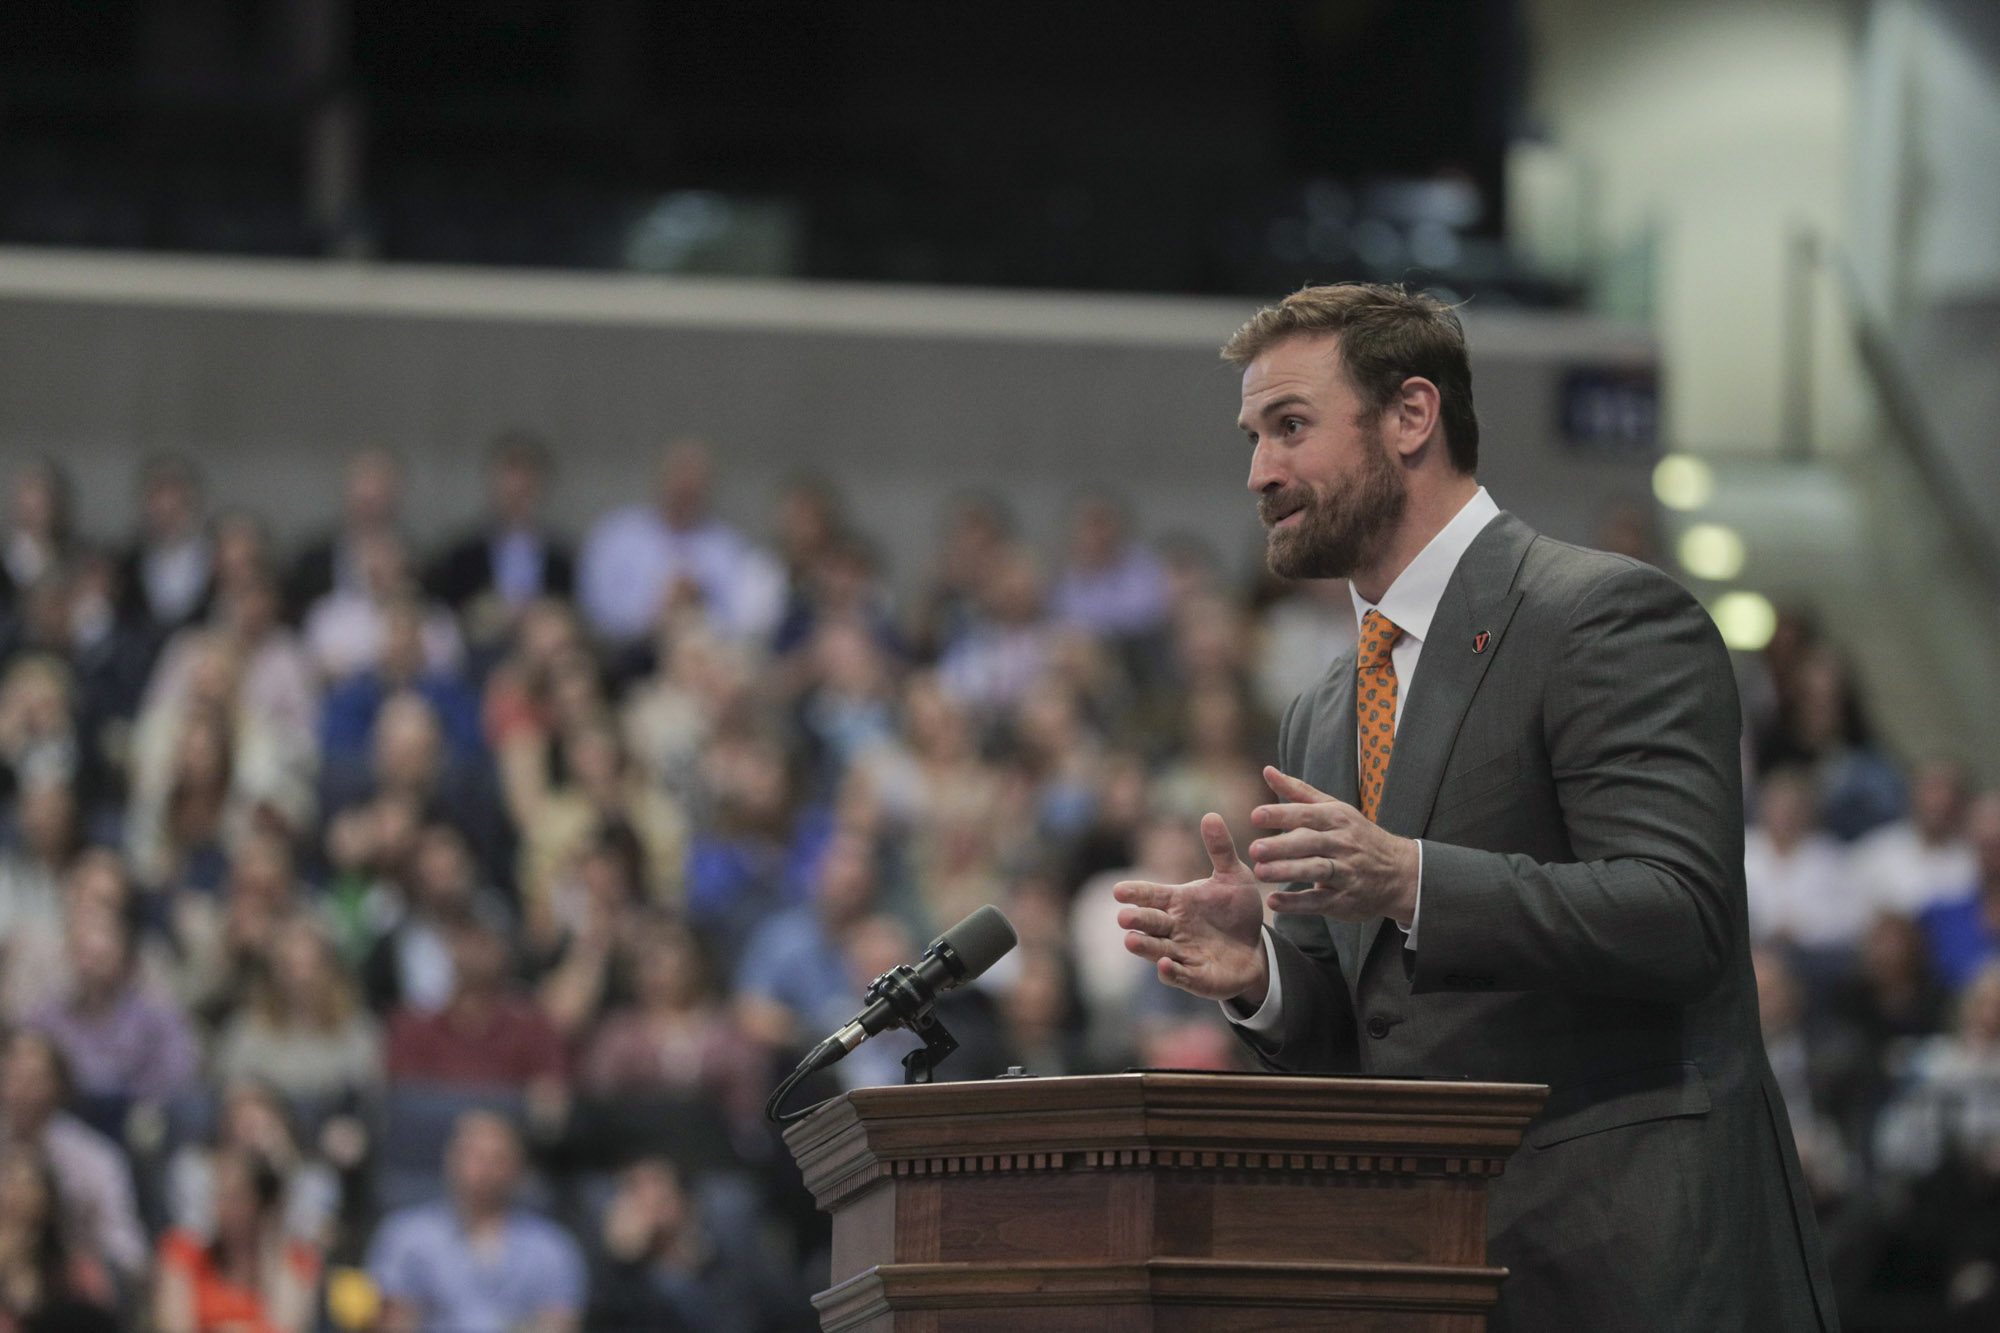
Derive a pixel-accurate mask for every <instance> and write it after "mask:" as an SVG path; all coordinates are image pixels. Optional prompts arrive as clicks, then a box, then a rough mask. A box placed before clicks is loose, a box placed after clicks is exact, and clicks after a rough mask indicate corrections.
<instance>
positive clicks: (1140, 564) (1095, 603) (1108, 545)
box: [1050, 495, 1168, 639]
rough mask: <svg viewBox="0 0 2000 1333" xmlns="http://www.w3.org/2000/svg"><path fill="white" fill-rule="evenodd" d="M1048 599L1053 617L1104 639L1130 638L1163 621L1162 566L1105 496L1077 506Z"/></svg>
mask: <svg viewBox="0 0 2000 1333" xmlns="http://www.w3.org/2000/svg"><path fill="white" fill-rule="evenodd" d="M1050 603H1051V605H1052V607H1053V609H1054V612H1055V616H1056V619H1058V620H1061V621H1064V622H1066V623H1068V624H1071V625H1075V626H1077V627H1078V628H1080V629H1084V630H1087V631H1089V632H1090V633H1092V634H1095V635H1098V636H1099V637H1101V638H1106V639H1136V638H1138V637H1140V636H1142V635H1146V634H1150V633H1152V632H1153V631H1155V630H1158V629H1159V628H1160V627H1161V626H1163V625H1164V624H1165V623H1166V620H1167V610H1168V602H1167V573H1166V568H1165V566H1164V565H1163V564H1162V563H1161V561H1160V558H1159V556H1157V555H1155V554H1153V552H1152V550H1151V549H1149V548H1148V547H1147V546H1146V544H1145V543H1143V542H1140V541H1137V540H1134V538H1133V537H1132V533H1131V521H1130V518H1129V516H1128V515H1127V514H1126V513H1125V511H1124V508H1123V507H1122V506H1121V505H1119V504H1118V502H1117V501H1115V500H1113V499H1111V498H1110V497H1109V496H1105V495H1092V496H1087V497H1085V498H1084V499H1083V500H1082V501H1080V502H1079V503H1078V504H1077V507H1076V511H1075V513H1074V514H1072V515H1071V518H1070V530H1069V558H1068V560H1067V562H1066V563H1065V564H1064V566H1063V568H1062V571H1061V572H1060V573H1059V574H1057V576H1056V583H1055V590H1054V593H1053V595H1052V596H1051V598H1050Z"/></svg>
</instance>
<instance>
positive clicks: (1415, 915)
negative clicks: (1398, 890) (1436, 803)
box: [1222, 840, 1424, 1037]
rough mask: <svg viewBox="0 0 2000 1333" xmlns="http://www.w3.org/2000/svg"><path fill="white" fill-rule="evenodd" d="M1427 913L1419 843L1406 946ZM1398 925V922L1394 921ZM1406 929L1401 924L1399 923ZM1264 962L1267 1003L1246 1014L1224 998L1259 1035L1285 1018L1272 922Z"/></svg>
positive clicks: (1231, 1012) (1228, 1011)
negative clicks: (1415, 883) (1413, 898)
mask: <svg viewBox="0 0 2000 1333" xmlns="http://www.w3.org/2000/svg"><path fill="white" fill-rule="evenodd" d="M1423 914H1424V844H1423V842H1422V841H1421V840H1419V841H1418V843H1417V901H1416V904H1415V905H1414V906H1413V907H1411V908H1410V928H1409V929H1408V930H1406V931H1403V947H1404V948H1405V949H1414V948H1416V947H1417V925H1418V922H1419V920H1420V919H1421V918H1422V916H1423ZM1390 924H1391V925H1395V923H1394V922H1391V923H1390ZM1396 928H1397V929H1398V930H1402V927H1401V926H1397V927H1396ZM1264 966H1265V968H1266V970H1267V971H1269V973H1270V975H1271V980H1270V984H1269V987H1268V988H1267V989H1266V990H1265V992H1264V1003H1262V1004H1260V1005H1258V1006H1257V1012H1256V1013H1254V1014H1251V1015H1249V1016H1248V1017H1245V1016H1244V1015H1243V1013H1242V1011H1241V1010H1239V1009H1238V1008H1237V1007H1236V1002H1235V1001H1234V1000H1224V1001H1223V1002H1222V1012H1223V1014H1224V1016H1226V1017H1227V1018H1228V1019H1229V1021H1230V1022H1232V1023H1234V1024H1235V1025H1236V1026H1237V1027H1240V1028H1242V1029H1243V1030H1244V1031H1245V1032H1249V1033H1253V1034H1255V1035H1256V1036H1259V1037H1270V1036H1275V1035H1277V1031H1278V1025H1279V1024H1280V1023H1281V1022H1282V1021H1283V1020H1284V1014H1285V988H1284V983H1283V981H1282V979H1281V975H1282V974H1280V973H1279V971H1278V945H1277V940H1276V937H1274V936H1273V935H1272V933H1271V928H1270V927H1269V926H1266V927H1264Z"/></svg>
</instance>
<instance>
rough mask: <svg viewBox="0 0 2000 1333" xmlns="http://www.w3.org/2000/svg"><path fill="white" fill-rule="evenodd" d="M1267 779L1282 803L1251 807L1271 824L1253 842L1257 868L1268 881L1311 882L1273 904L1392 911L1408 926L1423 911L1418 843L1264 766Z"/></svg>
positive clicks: (1363, 913) (1275, 907)
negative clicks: (1419, 894) (1419, 909)
mask: <svg viewBox="0 0 2000 1333" xmlns="http://www.w3.org/2000/svg"><path fill="white" fill-rule="evenodd" d="M1264 781H1265V782H1267V783H1269V784H1270V787H1271V791H1272V792H1273V793H1274V794H1275V795H1276V796H1277V797H1278V799H1279V801H1280V802H1281V804H1277V805H1260V806H1258V807H1257V808H1256V809H1255V810H1253V811H1251V812H1250V822H1251V823H1252V824H1254V825H1256V827H1257V828H1259V829H1263V830H1269V832H1268V834H1267V835H1266V836H1264V837H1261V838H1258V839H1257V840H1256V841H1255V842H1253V843H1251V844H1250V865H1251V869H1252V872H1253V873H1254V874H1255V875H1256V876H1257V878H1258V879H1260V880H1262V881H1263V882H1265V883H1266V884H1290V883H1298V882H1305V883H1310V884H1311V885H1312V887H1311V888H1310V889H1305V890H1302V891H1300V892H1297V893H1282V892H1281V893H1270V894H1266V895H1265V898H1264V901H1265V902H1266V903H1268V904H1269V905H1270V908H1271V910H1272V911H1274V912H1291V913H1297V914H1300V915H1305V914H1316V915H1319V916H1327V917H1332V918H1333V919H1334V920H1335V921H1372V920H1374V919H1375V918H1376V917H1378V916H1386V917H1388V918H1389V919H1390V920H1391V921H1394V922H1395V923H1396V924H1397V925H1399V926H1401V927H1402V928H1403V929H1404V930H1408V929H1409V928H1410V920H1411V918H1412V917H1413V916H1414V915H1415V913H1416V910H1417V865H1418V862H1417V844H1416V841H1415V840H1414V839H1411V838H1399V837H1397V836H1396V835H1395V834H1393V833H1389V832H1385V831H1384V830H1383V829H1381V828H1380V827H1378V826H1377V825H1376V824H1375V823H1374V822H1373V821H1372V820H1370V819H1369V818H1368V817H1367V816H1366V815H1363V814H1362V813H1361V812H1360V811H1359V810H1356V809H1355V808H1354V807H1353V806H1351V805H1349V804H1347V802H1345V801H1336V800H1335V799H1334V798H1333V797H1331V796H1328V795H1327V794H1326V793H1325V792H1323V791H1320V790H1318V789H1317V788H1315V787H1314V786H1312V784H1310V783H1307V782H1302V781H1300V780H1299V779H1298V778H1295V777H1292V776H1291V775H1289V774H1286V773H1280V772H1279V771H1278V770H1277V769H1275V768H1269V767H1267V768H1265V770H1264Z"/></svg>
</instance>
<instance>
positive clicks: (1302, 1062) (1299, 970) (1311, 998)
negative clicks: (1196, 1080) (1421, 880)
mask: <svg viewBox="0 0 2000 1333" xmlns="http://www.w3.org/2000/svg"><path fill="white" fill-rule="evenodd" d="M1306 698H1307V696H1306V695H1301V696H1300V697H1299V698H1297V699H1294V700H1293V701H1292V704H1291V706H1290V707H1289V708H1287V709H1286V710H1285V716H1284V719H1283V720H1282V721H1281V722H1280V723H1279V724H1278V756H1279V759H1280V761H1281V762H1282V763H1283V764H1284V765H1285V771H1286V772H1288V773H1296V772H1298V771H1299V761H1300V759H1301V758H1302V757H1303V755H1304V753H1305V745H1304V743H1303V740H1302V739H1301V740H1300V741H1299V743H1298V744H1297V746H1296V748H1295V747H1294V745H1293V740H1294V735H1293V726H1294V724H1295V723H1296V721H1297V719H1298V717H1299V715H1300V714H1301V712H1302V711H1303V710H1302V708H1301V705H1302V704H1303V703H1304V701H1305V699H1306ZM1302 887H1305V886H1303V885H1298V884H1294V885H1292V888H1294V889H1298V888H1302ZM1264 930H1265V932H1266V934H1267V936H1268V937H1269V939H1270V944H1271V949H1270V957H1271V958H1272V959H1273V960H1274V962H1275V964H1276V967H1277V969H1278V973H1279V977H1277V978H1273V980H1274V982H1276V984H1277V985H1278V986H1279V987H1280V988H1281V989H1282V992H1283V1002H1282V1003H1281V1004H1280V1006H1279V1013H1278V1030H1277V1031H1276V1032H1275V1033H1273V1034H1272V1035H1271V1036H1269V1037H1261V1036H1258V1035H1257V1034H1255V1033H1252V1032H1250V1031H1248V1030H1246V1029H1245V1028H1243V1027H1242V1026H1241V1025H1240V1024H1234V1023H1232V1024H1231V1025H1230V1027H1231V1028H1232V1030H1234V1031H1235V1033H1236V1035H1237V1036H1238V1037H1239V1038H1241V1039H1242V1041H1243V1043H1244V1044H1245V1045H1246V1046H1248V1047H1249V1048H1250V1050H1251V1053H1252V1054H1254V1055H1255V1056H1256V1057H1257V1059H1258V1060H1259V1061H1260V1062H1262V1063H1263V1065H1264V1067H1265V1068H1267V1069H1274V1070H1278V1071H1280V1072H1283V1071H1286V1070H1309V1071H1312V1072H1314V1073H1329V1072H1330V1073H1342V1072H1348V1071H1352V1070H1355V1069H1358V1068H1360V1062H1361V1052H1360V1050H1359V1038H1358V1037H1357V1035H1356V1033H1355V1027H1354V1006H1353V1003H1352V1001H1351V1000H1350V998H1349V996H1348V992H1347V982H1346V980H1345V979H1344V978H1343V977H1342V976H1341V971H1340V959H1339V958H1338V957H1337V956H1336V955H1335V954H1334V950H1333V940H1332V937H1331V936H1329V935H1328V934H1327V930H1326V922H1325V920H1324V919H1323V918H1321V917H1317V916H1280V917H1279V918H1278V919H1277V920H1276V921H1275V922H1273V923H1272V924H1270V925H1267V926H1265V927H1264Z"/></svg>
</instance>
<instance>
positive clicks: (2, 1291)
mask: <svg viewBox="0 0 2000 1333" xmlns="http://www.w3.org/2000/svg"><path fill="white" fill-rule="evenodd" d="M116 1303H117V1291H116V1289H115V1288H114V1286H113V1285H112V1281H111V1273H110V1270H109V1269H107V1268H106V1267H105V1266H104V1262H103V1260H102V1259H100V1258H99V1257H98V1256H97V1255H96V1254H95V1253H93V1252H92V1250H91V1248H90V1246H89V1244H88V1242H87V1241H84V1240H83V1239H81V1238H80V1237H78V1236H77V1235H76V1234H75V1231H74V1228H72V1227H71V1226H70V1224H69V1217H68V1214H67V1211H66V1210H65V1208H64V1206H63V1199H62V1191H61V1189H60V1188H59V1187H58V1186H57V1184H56V1178H55V1171H54V1169H53V1168H52V1167H51V1166H50V1165H49V1161H48V1158H46V1157H44V1156H43V1155H42V1154H41V1152H40V1151H38V1150H37V1149H35V1148H34V1147H32V1146H30V1145H25V1144H15V1145H12V1146H9V1147H8V1148H6V1149H5V1150H4V1151H0V1331H4V1333H28V1330H35V1329H60V1330H70V1329H76V1330H84V1329H91V1330H95V1329H100V1328H103V1329H115V1328H116V1327H117V1324H116V1322H115V1321H114V1320H113V1319H112V1318H111V1313H110V1312H111V1308H112V1307H113V1306H114V1305H115V1304H116Z"/></svg>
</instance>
